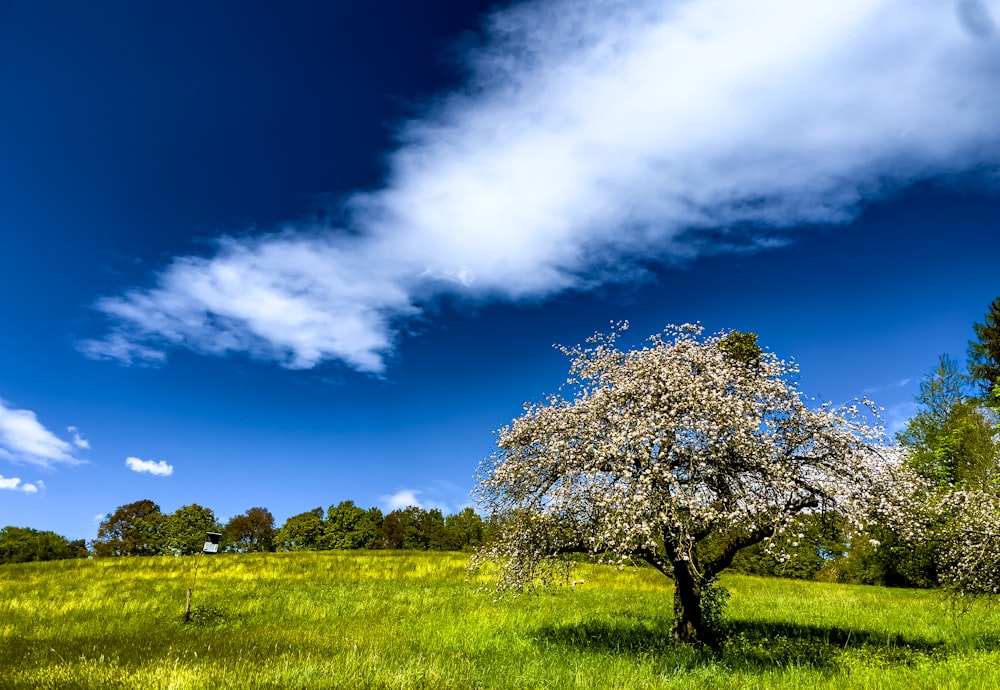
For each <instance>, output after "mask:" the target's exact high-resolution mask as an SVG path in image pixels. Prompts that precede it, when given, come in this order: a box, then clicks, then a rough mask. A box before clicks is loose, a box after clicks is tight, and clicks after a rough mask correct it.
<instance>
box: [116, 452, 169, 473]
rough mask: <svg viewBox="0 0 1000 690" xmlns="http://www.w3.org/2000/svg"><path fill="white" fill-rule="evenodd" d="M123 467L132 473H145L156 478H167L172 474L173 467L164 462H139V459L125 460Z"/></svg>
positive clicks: (129, 458) (130, 458)
mask: <svg viewBox="0 0 1000 690" xmlns="http://www.w3.org/2000/svg"><path fill="white" fill-rule="evenodd" d="M125 465H126V467H128V468H129V469H130V470H132V471H133V472H146V473H148V474H152V475H154V476H156V477H169V476H170V475H172V474H173V473H174V466H173V465H170V464H167V462H166V461H165V460H160V461H156V460H141V459H139V458H133V457H128V458H125Z"/></svg>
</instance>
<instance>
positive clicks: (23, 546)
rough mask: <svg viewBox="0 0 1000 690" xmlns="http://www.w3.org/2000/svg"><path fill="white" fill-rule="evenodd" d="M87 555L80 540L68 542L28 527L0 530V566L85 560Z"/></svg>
mask: <svg viewBox="0 0 1000 690" xmlns="http://www.w3.org/2000/svg"><path fill="white" fill-rule="evenodd" d="M87 555H88V552H87V545H86V543H85V542H84V541H83V540H82V539H78V540H76V541H69V540H68V539H66V538H65V537H63V536H61V535H59V534H56V533H55V532H45V531H40V530H36V529H31V528H30V527H11V526H8V527H4V528H3V529H0V564H3V563H30V562H33V561H57V560H62V559H64V558H86V557H87Z"/></svg>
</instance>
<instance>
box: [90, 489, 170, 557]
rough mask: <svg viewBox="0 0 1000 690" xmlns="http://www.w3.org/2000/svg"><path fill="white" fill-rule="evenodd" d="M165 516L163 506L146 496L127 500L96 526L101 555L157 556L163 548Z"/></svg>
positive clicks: (98, 550)
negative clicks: (135, 499) (130, 500)
mask: <svg viewBox="0 0 1000 690" xmlns="http://www.w3.org/2000/svg"><path fill="white" fill-rule="evenodd" d="M166 519H167V518H166V516H165V515H163V514H162V513H161V512H160V506H158V505H157V504H156V503H154V502H153V501H150V500H148V499H143V500H141V501H135V502H134V503H127V504H125V505H123V506H118V508H117V509H116V510H115V512H113V513H112V514H111V515H109V516H108V517H106V518H104V520H103V521H102V522H101V524H100V526H98V528H97V539H95V540H94V542H93V546H94V553H95V554H96V555H98V556H156V555H158V554H160V553H163V551H164V531H165V526H166Z"/></svg>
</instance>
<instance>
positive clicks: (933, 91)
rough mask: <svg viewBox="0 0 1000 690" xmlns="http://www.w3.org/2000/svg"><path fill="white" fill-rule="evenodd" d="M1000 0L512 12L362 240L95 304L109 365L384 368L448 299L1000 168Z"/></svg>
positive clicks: (563, 0) (375, 211)
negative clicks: (413, 327)
mask: <svg viewBox="0 0 1000 690" xmlns="http://www.w3.org/2000/svg"><path fill="white" fill-rule="evenodd" d="M998 18H1000V0H979V1H977V0H963V1H961V2H957V3H956V2H942V1H940V0H816V1H814V2H809V3H801V2H795V1H792V0H760V2H755V3H746V2H742V0H689V1H687V2H680V1H677V2H663V1H662V0H656V1H655V2H654V1H653V0H603V1H600V2H590V3H581V2H576V1H575V0H548V1H544V2H541V1H536V2H526V3H522V4H518V5H514V6H513V7H511V8H509V9H506V10H501V11H498V12H496V13H494V14H493V15H492V16H491V17H490V18H489V19H488V21H487V22H486V24H485V26H484V28H483V31H482V41H481V43H480V45H479V46H478V47H476V48H474V49H473V50H471V51H470V52H469V53H468V54H467V55H466V60H467V63H468V66H469V77H468V80H467V83H466V85H465V87H464V88H463V89H461V90H460V91H457V92H455V93H450V94H445V95H443V96H442V97H440V98H439V99H438V100H437V101H435V102H433V103H430V104H428V107H427V108H426V112H425V114H424V115H423V116H421V117H420V118H418V119H415V120H412V121H410V122H407V123H404V124H403V125H402V126H401V127H400V129H399V141H400V144H399V147H398V148H397V149H396V150H395V151H394V152H393V153H392V154H391V155H390V156H389V158H388V164H389V174H388V176H387V179H386V181H385V184H384V186H383V187H382V188H381V189H378V190H374V191H369V192H359V193H356V194H354V195H353V196H351V197H349V198H348V199H346V200H345V201H344V208H345V211H346V213H345V218H346V221H345V224H344V225H343V226H342V227H331V226H322V225H313V224H309V223H289V224H287V225H286V226H285V227H282V228H279V229H278V230H276V231H275V232H273V233H271V234H267V235H263V236H259V237H256V238H250V239H247V238H224V239H221V240H219V242H218V244H217V246H216V249H215V252H214V253H213V254H211V255H209V256H198V257H195V256H186V257H178V258H176V259H174V260H173V261H172V262H171V263H170V264H169V265H167V266H166V267H165V268H163V269H162V270H161V271H160V272H159V273H158V274H157V275H156V276H155V279H154V284H153V285H152V286H151V287H145V288H136V289H133V290H130V291H127V292H125V293H124V294H121V295H117V296H112V297H107V298H105V299H102V300H100V301H99V302H98V303H97V305H96V306H97V309H98V310H99V311H101V312H103V313H104V314H105V315H106V316H107V317H108V318H109V319H110V322H111V329H110V332H109V333H108V334H107V335H106V336H105V337H104V338H102V339H97V340H89V341H84V342H82V343H81V344H80V349H81V350H82V351H83V352H84V353H85V354H87V355H88V356H91V357H104V358H111V359H116V360H119V361H121V362H123V363H129V364H134V363H141V362H154V363H155V362H159V361H163V359H164V358H165V351H166V350H167V349H169V348H170V347H186V348H190V349H193V350H195V351H199V352H203V353H209V354H216V355H225V354H228V353H233V352H244V353H249V354H250V355H252V356H255V357H258V358H261V359H267V360H274V361H277V362H279V363H280V364H281V365H283V366H286V367H290V368H310V367H314V366H316V365H317V364H319V363H321V362H324V361H329V360H335V361H340V362H343V363H345V364H346V365H348V366H350V367H352V368H354V369H357V370H359V371H364V372H372V373H379V372H381V371H383V370H384V367H385V358H386V356H387V355H388V354H390V353H391V352H392V350H393V348H394V345H395V343H396V340H397V338H398V334H399V333H400V332H401V330H403V329H404V328H405V325H406V324H407V323H408V322H409V321H411V320H413V319H415V318H418V317H419V316H420V315H421V314H423V313H424V311H425V309H426V307H427V306H428V305H429V304H431V303H432V302H433V301H434V300H436V299H438V298H440V297H441V296H443V295H453V296H457V297H459V298H460V299H465V300H472V301H484V300H505V301H517V300H524V299H531V300H539V299H546V298H549V297H551V296H553V295H555V294H558V293H560V292H563V291H566V290H586V289H589V288H592V287H594V286H596V285H600V284H603V283H607V282H609V281H631V280H638V279H641V278H642V276H643V275H644V266H647V265H649V264H650V263H667V264H669V263H674V262H684V261H689V260H691V259H693V258H695V257H697V256H700V255H703V254H707V253H714V252H723V251H756V250H760V249H765V248H768V247H773V246H776V245H780V244H783V243H785V242H787V241H791V240H793V239H794V238H793V237H791V236H790V231H791V229H792V228H796V227H801V226H808V225H813V224H838V223H846V222H848V221H850V220H851V219H852V218H854V217H855V216H856V215H857V214H858V213H859V212H860V210H861V209H862V208H863V206H864V205H865V204H866V203H868V202H870V201H872V200H875V199H879V198H883V197H884V196H886V195H887V194H890V193H892V192H894V191H896V190H898V189H900V188H902V187H904V186H906V185H909V184H912V183H914V182H917V181H920V180H926V179H940V178H948V177H953V176H958V175H965V176H967V178H970V179H972V178H974V179H975V180H976V181H977V183H978V184H983V183H985V184H991V185H993V184H996V183H997V181H998V179H1000V176H998V172H997V171H998V169H1000V128H998V127H997V126H996V123H997V121H998V119H1000V68H998V66H1000V33H998V31H997V29H996V26H997V20H998Z"/></svg>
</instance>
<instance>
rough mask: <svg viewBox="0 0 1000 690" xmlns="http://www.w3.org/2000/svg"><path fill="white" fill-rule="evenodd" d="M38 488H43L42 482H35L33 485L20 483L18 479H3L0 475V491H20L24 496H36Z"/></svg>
mask: <svg viewBox="0 0 1000 690" xmlns="http://www.w3.org/2000/svg"><path fill="white" fill-rule="evenodd" d="M39 488H43V489H44V488H45V485H44V484H43V483H42V482H35V484H27V483H22V482H21V479H20V477H4V476H3V475H2V474H0V491H2V490H4V489H6V490H8V491H21V492H23V493H26V494H37V493H38V489H39Z"/></svg>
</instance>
